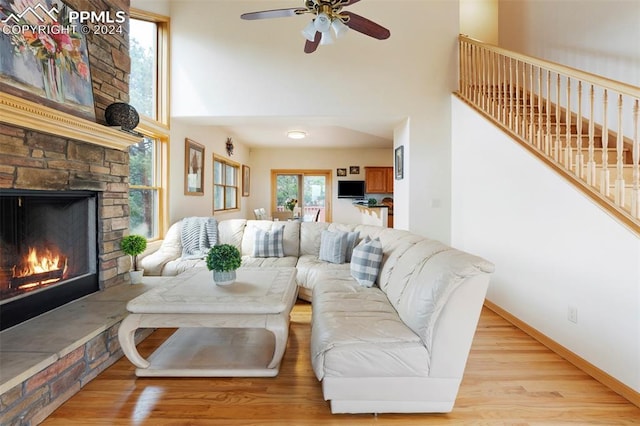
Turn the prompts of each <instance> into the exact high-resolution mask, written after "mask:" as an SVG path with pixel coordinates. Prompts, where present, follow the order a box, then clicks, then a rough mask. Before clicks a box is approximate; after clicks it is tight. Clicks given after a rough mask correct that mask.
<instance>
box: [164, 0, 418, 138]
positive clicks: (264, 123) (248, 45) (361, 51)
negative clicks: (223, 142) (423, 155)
mask: <svg viewBox="0 0 640 426" xmlns="http://www.w3.org/2000/svg"><path fill="white" fill-rule="evenodd" d="M238 3H239V4H237V5H236V2H233V3H232V2H220V3H219V6H218V7H215V8H211V9H210V10H211V11H213V10H215V16H216V17H217V19H218V21H216V22H214V23H211V25H216V26H217V27H218V28H219V29H218V31H221V32H219V33H216V34H215V35H214V36H211V35H210V36H209V37H212V39H214V40H216V41H217V42H219V43H228V45H227V46H226V47H224V48H222V49H220V50H227V49H228V50H229V51H235V52H240V54H241V55H244V56H245V57H246V56H254V57H257V56H258V55H262V54H264V52H265V51H268V52H269V56H268V57H267V58H264V57H261V59H262V60H263V61H264V60H265V59H268V60H272V61H273V62H271V63H269V64H267V63H264V62H263V64H264V69H261V75H260V78H264V79H265V81H266V82H268V84H270V85H271V86H272V87H277V88H278V89H277V90H280V93H281V94H282V95H281V97H282V99H287V100H291V101H292V102H293V103H295V102H297V100H298V99H299V98H300V97H301V96H300V95H299V94H300V93H305V97H306V98H307V99H315V98H314V97H324V96H325V94H332V93H340V92H339V90H344V89H338V91H336V92H333V91H332V90H333V88H332V89H330V90H324V89H325V88H326V87H327V86H329V87H331V86H334V83H333V82H334V81H335V80H336V79H341V80H342V81H343V82H344V81H349V80H350V79H353V78H354V76H352V75H350V74H349V72H352V70H353V69H354V68H352V67H350V66H345V65H344V64H336V65H335V66H333V65H331V64H332V63H334V62H335V61H336V58H339V60H340V61H343V60H344V59H345V54H346V55H351V56H346V58H348V59H349V60H351V61H354V63H355V64H358V63H359V64H360V65H357V66H359V67H363V68H366V67H367V66H368V67H369V69H370V70H371V72H370V73H374V74H375V73H381V72H382V71H380V68H382V67H380V66H379V65H378V62H379V55H383V56H384V57H386V56H388V55H386V54H385V53H384V52H385V49H389V48H390V47H391V46H395V45H396V43H399V44H400V45H401V46H404V44H406V40H403V35H402V32H403V31H402V30H399V28H400V26H399V25H397V24H396V25H394V22H393V19H392V16H389V13H387V12H384V13H383V12H380V11H379V10H377V9H379V5H380V4H382V3H381V2H378V1H377V0H367V1H366V2H362V3H358V4H357V5H354V6H353V7H351V8H349V9H348V10H351V11H353V12H355V13H358V14H360V15H362V16H365V17H367V18H370V19H371V20H373V21H375V22H379V23H380V24H381V25H384V26H386V27H388V28H390V29H391V33H392V34H391V38H390V40H384V41H378V40H375V39H373V38H370V37H367V36H364V35H362V34H360V33H358V32H356V31H353V30H351V31H349V32H348V33H347V34H346V36H345V38H344V39H341V40H336V41H335V44H334V45H333V46H319V48H318V51H317V52H316V53H315V54H312V55H306V54H304V53H303V49H302V48H303V46H304V42H305V39H304V37H303V36H302V34H301V29H302V28H303V27H304V26H305V25H306V24H307V23H308V22H309V21H310V19H311V17H310V16H309V15H305V16H301V17H293V18H291V19H289V18H286V19H279V18H278V19H265V20H258V21H241V20H240V14H241V13H243V12H252V11H257V10H269V9H273V8H286V7H298V6H301V5H302V3H303V0H279V1H267V2H265V1H262V0H261V1H245V2H242V3H240V2H238ZM189 4H190V3H189ZM198 10H199V9H198ZM345 10H347V9H345ZM207 12H208V10H207V11H205V12H202V13H205V14H206V13H207ZM401 15H402V16H403V19H402V22H406V18H405V14H401ZM229 22H233V25H230V24H229ZM225 25H230V26H229V27H222V26H225ZM221 28H224V29H221ZM236 31H238V32H237V33H236ZM266 31H268V35H269V37H265V36H264V35H265V32H266ZM405 31H406V30H405ZM223 33H224V34H223ZM265 38H267V39H269V42H268V44H267V45H266V46H265V45H263V44H261V43H264V41H263V40H264V39H265ZM211 43H213V42H211ZM267 49H268V50H267ZM218 59H219V58H218ZM224 59H225V60H227V62H228V63H230V64H231V65H229V66H230V67H231V66H233V67H237V68H238V73H239V74H238V79H239V80H242V79H243V78H244V79H245V80H248V79H254V80H255V78H256V77H255V75H252V74H247V73H246V72H245V71H243V70H242V68H245V69H246V68H248V67H247V66H246V65H245V64H246V62H243V60H242V59H238V60H235V59H231V60H229V58H224ZM256 62H258V60H257V59H256ZM345 63H346V62H345ZM362 63H367V64H371V65H366V66H365V65H362ZM283 64H284V65H283ZM282 67H284V68H286V69H285V70H284V71H281V68H282ZM326 67H329V68H333V69H331V70H329V71H327V69H326ZM273 69H275V71H272V72H274V73H275V74H276V75H278V74H282V75H289V74H287V73H290V72H293V71H291V70H292V69H296V74H297V75H301V74H304V73H305V72H309V70H310V69H311V70H313V72H316V73H317V74H322V75H323V78H322V79H320V80H318V79H315V80H310V83H309V84H310V85H312V86H317V85H318V84H319V86H320V87H321V88H322V90H320V91H319V92H318V91H317V90H316V88H314V87H308V86H305V87H302V88H301V87H300V83H299V81H297V82H295V81H294V82H291V81H289V83H287V80H286V78H285V79H284V82H282V80H280V81H274V80H273V79H271V80H269V79H267V77H265V76H267V75H269V74H268V73H269V72H270V70H273ZM355 69H358V68H355ZM345 72H346V73H347V74H346V75H345V74H344V73H345ZM355 72H357V71H353V73H354V74H355ZM240 73H243V74H240ZM384 75H385V77H384V78H391V77H390V76H389V74H388V73H386V74H384ZM363 77H364V76H363ZM355 79H356V80H358V75H357V74H355ZM360 80H366V78H360ZM375 82H376V84H377V85H379V86H380V87H381V88H382V89H383V90H389V91H390V92H393V89H389V88H388V87H389V86H388V85H387V84H386V83H385V80H384V79H376V80H375ZM316 83H318V84H316ZM229 84H233V83H229ZM341 87H344V84H343V85H342V86H341ZM349 89H351V90H352V92H355V93H354V94H352V95H350V96H352V98H353V99H364V98H366V95H362V94H361V93H360V92H365V93H366V92H369V93H370V92H371V91H374V92H375V91H378V90H379V89H378V88H376V89H375V90H371V86H370V85H366V83H362V84H359V83H353V84H352V85H351V87H349ZM239 90H241V91H242V92H239V93H238V95H237V98H239V99H244V98H246V94H247V93H251V91H250V89H247V88H246V87H239ZM380 93H381V94H383V91H382V90H380ZM216 95H218V93H216ZM251 96H255V98H256V102H258V103H261V102H262V103H264V96H262V97H261V95H260V94H255V95H254V94H253V93H252V94H251ZM220 98H223V96H221V97H220ZM347 98H348V97H347ZM377 101H378V100H377V99H376V102H374V103H377ZM338 102H339V104H338V105H336V110H335V112H334V114H335V115H334V116H327V115H326V112H327V109H326V108H324V109H323V108H313V107H310V108H307V107H306V105H302V107H301V108H300V109H299V111H300V112H301V115H300V116H281V115H277V112H276V111H272V113H273V115H270V116H269V115H268V116H264V115H259V116H257V115H252V116H238V115H234V113H236V112H238V110H237V109H234V108H233V106H231V107H230V108H229V109H228V110H224V112H225V113H228V114H229V115H228V116H219V115H215V112H218V113H219V112H220V111H219V110H218V111H216V109H215V108H212V109H210V111H211V112H212V113H213V114H212V115H207V116H191V115H188V114H186V115H181V114H180V113H178V117H176V116H174V117H173V119H174V120H180V121H181V122H184V123H187V124H192V125H199V126H217V127H220V128H222V129H223V130H224V131H225V133H227V134H229V135H230V136H231V137H233V138H234V139H235V140H237V141H240V142H242V143H243V144H245V145H247V146H248V147H250V148H260V147H291V148H293V147H295V148H300V147H304V148H389V149H391V148H393V133H394V129H395V128H396V127H397V125H398V124H399V123H401V122H402V121H403V120H404V119H406V115H405V116H400V115H399V114H396V111H393V110H392V109H391V108H377V106H376V107H372V108H368V109H367V111H366V112H363V111H362V110H363V108H359V105H358V104H357V103H356V104H355V106H353V105H351V106H350V107H349V108H347V107H345V105H347V104H348V103H349V102H350V101H349V99H346V100H345V99H344V98H339V101H338ZM365 102H366V101H365ZM351 103H352V104H353V101H351ZM379 103H380V105H381V106H383V107H384V106H385V104H386V102H383V101H380V102H379ZM311 104H313V102H311ZM172 109H173V108H172ZM202 109H203V110H207V109H209V108H207V107H206V106H205V107H203V108H202ZM253 112H257V111H253ZM260 112H263V111H260ZM323 113H324V115H321V116H318V115H313V114H323ZM249 114H252V113H251V112H250V113H249ZM329 114H331V112H330V113H329ZM290 130H302V131H304V132H306V133H307V137H306V138H305V139H302V140H293V139H289V138H288V137H287V132H288V131H290Z"/></svg>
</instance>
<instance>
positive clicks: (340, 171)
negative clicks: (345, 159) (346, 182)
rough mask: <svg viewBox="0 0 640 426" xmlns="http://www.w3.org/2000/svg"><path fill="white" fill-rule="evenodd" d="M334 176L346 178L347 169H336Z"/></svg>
mask: <svg viewBox="0 0 640 426" xmlns="http://www.w3.org/2000/svg"><path fill="white" fill-rule="evenodd" d="M336 175H338V176H346V175H347V169H346V168H345V169H342V168H340V169H336Z"/></svg>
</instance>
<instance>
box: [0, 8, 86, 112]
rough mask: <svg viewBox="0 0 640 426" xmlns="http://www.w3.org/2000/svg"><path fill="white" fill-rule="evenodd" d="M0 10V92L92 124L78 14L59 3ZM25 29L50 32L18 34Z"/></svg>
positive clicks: (82, 36)
mask: <svg viewBox="0 0 640 426" xmlns="http://www.w3.org/2000/svg"><path fill="white" fill-rule="evenodd" d="M75 3H78V4H82V2H75ZM26 6H29V7H26ZM25 7H26V9H25ZM0 9H1V10H2V14H0V18H2V22H1V23H0V27H2V28H3V30H5V31H2V33H3V34H4V37H2V36H0V58H2V61H0V91H1V92H4V93H8V94H11V95H14V96H19V97H20V98H23V99H26V100H28V101H30V102H34V105H35V107H36V108H37V106H38V105H44V106H47V107H50V108H53V109H55V110H57V111H63V112H66V113H68V114H72V115H74V116H76V117H81V118H84V119H87V120H90V121H96V113H95V105H94V100H93V85H92V80H91V72H90V66H89V49H88V47H87V37H86V32H84V31H80V29H81V28H83V26H82V25H79V24H80V22H79V20H78V19H77V15H78V13H77V11H76V10H75V9H72V8H71V7H69V6H68V5H66V4H65V3H63V2H62V1H61V0H42V1H37V2H36V1H30V2H22V1H21V2H16V1H8V0H7V1H0ZM29 11H30V12H31V13H27V12H29ZM72 12H73V13H72ZM41 16H43V17H46V21H45V20H44V18H42V17H41ZM51 22H55V25H53V24H50V23H51ZM24 26H28V27H29V28H40V27H42V28H44V27H46V28H45V29H46V30H50V31H51V32H49V31H44V30H42V31H36V30H35V29H31V30H29V31H24V30H23V31H19V29H21V28H23V27H24ZM84 27H86V28H88V27H87V26H86V25H85V26H84ZM11 30H13V31H11ZM92 35H93V34H92Z"/></svg>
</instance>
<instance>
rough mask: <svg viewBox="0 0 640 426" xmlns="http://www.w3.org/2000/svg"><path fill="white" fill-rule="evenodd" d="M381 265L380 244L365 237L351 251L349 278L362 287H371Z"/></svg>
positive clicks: (377, 239)
mask: <svg viewBox="0 0 640 426" xmlns="http://www.w3.org/2000/svg"><path fill="white" fill-rule="evenodd" d="M380 265H382V243H381V242H380V239H379V238H376V239H375V240H372V239H370V238H369V237H366V238H365V239H364V240H362V242H361V243H360V244H358V245H357V246H356V247H355V248H354V249H353V254H352V256H351V266H350V267H351V276H352V277H353V278H355V280H356V281H358V284H360V285H361V286H363V287H372V286H373V284H374V283H375V282H376V279H377V278H378V272H379V271H380Z"/></svg>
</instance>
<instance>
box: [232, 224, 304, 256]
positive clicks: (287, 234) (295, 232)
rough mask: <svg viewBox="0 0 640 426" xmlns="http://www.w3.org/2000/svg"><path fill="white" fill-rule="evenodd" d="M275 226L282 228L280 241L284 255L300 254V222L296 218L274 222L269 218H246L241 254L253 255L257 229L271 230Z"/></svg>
mask: <svg viewBox="0 0 640 426" xmlns="http://www.w3.org/2000/svg"><path fill="white" fill-rule="evenodd" d="M275 228H283V229H284V235H283V242H282V247H283V249H284V255H285V256H294V257H298V255H299V254H300V250H299V246H300V222H298V221H296V220H291V221H276V222H272V221H270V220H247V225H246V226H245V228H244V234H243V236H242V245H241V250H240V251H241V253H242V255H243V256H252V255H253V244H254V242H255V234H256V231H257V230H258V229H262V230H263V231H271V230H273V229H275Z"/></svg>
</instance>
